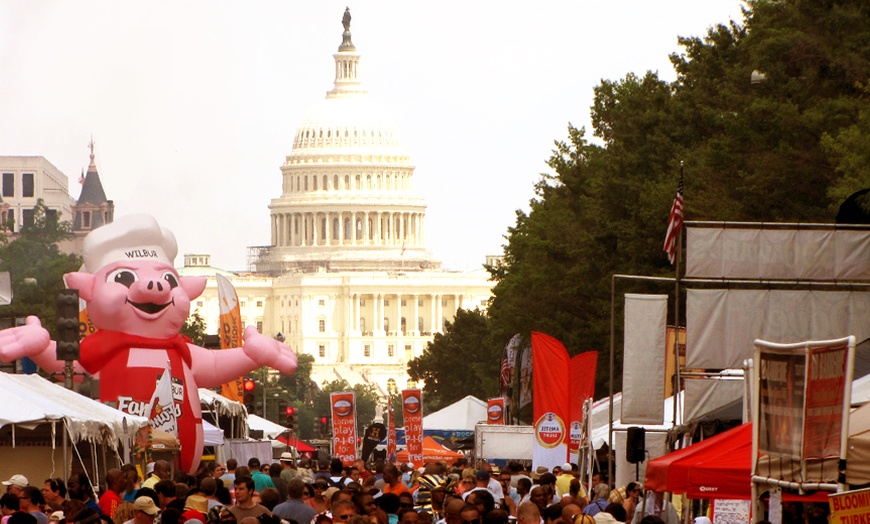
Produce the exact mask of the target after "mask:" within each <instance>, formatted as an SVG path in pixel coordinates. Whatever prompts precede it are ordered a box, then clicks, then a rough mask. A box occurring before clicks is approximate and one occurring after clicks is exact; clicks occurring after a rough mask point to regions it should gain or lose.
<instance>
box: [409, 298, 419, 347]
mask: <svg viewBox="0 0 870 524" xmlns="http://www.w3.org/2000/svg"><path fill="white" fill-rule="evenodd" d="M413 298H414V309H413V311H414V318H412V319H411V322H412V324H411V328H412V329H411V330H410V332H411V335H413V336H416V337H418V336H420V325H419V322H418V320H417V319H418V318H420V298H419V295H413Z"/></svg>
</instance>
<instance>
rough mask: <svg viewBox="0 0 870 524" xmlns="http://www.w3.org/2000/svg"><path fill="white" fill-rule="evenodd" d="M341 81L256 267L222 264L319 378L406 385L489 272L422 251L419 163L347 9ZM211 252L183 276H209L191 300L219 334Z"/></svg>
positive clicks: (315, 115)
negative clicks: (374, 84)
mask: <svg viewBox="0 0 870 524" xmlns="http://www.w3.org/2000/svg"><path fill="white" fill-rule="evenodd" d="M342 23H343V25H344V32H343V33H342V42H341V45H340V46H339V48H338V52H337V53H335V54H334V55H333V58H334V60H335V79H334V86H333V88H332V89H331V90H330V91H328V92H327V93H326V97H325V99H324V100H322V101H321V102H320V104H318V105H315V106H314V107H313V109H312V110H311V111H310V112H309V113H308V115H307V116H306V117H305V118H304V119H303V120H302V122H301V123H300V125H299V126H298V128H297V130H296V136H295V139H294V141H293V144H292V149H291V151H290V153H289V154H288V155H287V156H286V158H285V161H284V164H283V165H282V166H281V177H282V191H281V195H280V196H279V197H277V198H274V199H273V200H272V202H271V203H270V205H269V211H270V214H271V245H269V246H255V247H250V248H248V265H249V269H250V272H247V273H238V274H235V273H229V272H223V271H220V272H221V273H222V274H223V275H224V276H227V277H228V278H229V279H230V281H231V282H232V283H233V285H234V286H235V288H236V290H237V292H238V295H239V301H240V305H241V307H242V316H243V321H245V322H246V323H248V324H253V325H256V326H257V327H258V328H259V329H260V330H261V331H262V332H263V333H267V334H272V335H277V334H279V333H280V334H281V335H282V336H283V337H284V338H285V340H286V342H287V344H288V345H289V346H290V347H292V348H293V349H294V350H295V351H297V352H299V353H308V354H310V355H313V356H314V360H315V366H314V379H315V380H316V381H318V382H319V383H320V382H323V381H324V380H330V381H331V380H336V379H339V378H343V379H345V380H347V381H348V382H349V383H350V384H355V383H374V384H376V385H377V386H378V388H379V389H380V390H381V391H382V392H385V391H386V383H387V380H388V379H390V378H392V379H395V380H396V382H397V384H398V385H399V386H400V387H404V386H405V383H406V380H407V375H406V372H407V362H408V361H409V360H410V359H412V358H414V357H417V356H419V355H420V354H421V353H422V351H423V349H424V348H425V347H426V344H427V343H428V342H430V341H431V340H432V339H433V336H434V335H435V334H436V333H438V332H442V331H443V329H444V323H445V322H446V321H451V320H452V319H453V317H454V316H455V312H456V310H457V309H459V308H466V309H474V308H480V309H486V306H487V304H488V300H489V298H490V297H491V290H492V286H493V283H492V282H490V281H489V279H488V276H489V275H488V273H487V272H486V271H485V270H484V269H483V266H482V264H483V261H481V267H480V269H478V270H476V271H472V272H455V271H446V270H443V269H441V264H440V262H438V261H437V260H436V259H435V258H434V256H432V254H430V253H429V252H427V251H426V248H425V225H426V223H425V215H426V203H425V202H424V200H423V199H422V198H421V197H419V196H418V195H417V194H416V193H415V192H414V186H413V180H414V166H413V164H412V163H411V160H410V157H409V156H408V154H407V152H405V150H404V148H403V147H402V145H401V142H400V140H399V136H398V133H397V131H396V129H395V127H394V126H393V124H392V123H391V121H390V120H389V118H388V117H387V116H386V113H385V112H384V111H383V110H382V109H381V108H380V107H379V106H378V105H377V104H376V103H375V102H374V101H373V100H372V99H371V98H370V97H369V95H368V93H367V92H366V91H365V90H364V89H363V88H362V85H361V82H360V54H359V53H358V52H357V50H356V48H355V46H354V45H353V43H352V41H351V33H350V14H349V12H345V16H344V19H343V20H342ZM215 271H216V270H214V269H213V268H211V267H210V261H209V257H208V255H185V267H184V268H182V269H181V273H182V274H187V275H203V276H209V277H210V278H209V284H208V286H207V288H206V291H205V293H204V294H203V296H202V297H200V298H199V299H197V300H196V301H194V303H193V308H192V309H193V310H194V311H199V313H200V314H201V315H202V316H203V318H204V319H205V320H206V323H207V332H209V333H214V332H216V331H217V324H218V316H219V312H218V301H217V286H216V283H215V280H214V277H213V275H214V273H215Z"/></svg>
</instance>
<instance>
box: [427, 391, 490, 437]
mask: <svg viewBox="0 0 870 524" xmlns="http://www.w3.org/2000/svg"><path fill="white" fill-rule="evenodd" d="M484 420H486V402H484V401H482V400H480V399H479V398H477V397H474V396H471V395H468V396H467V397H465V398H464V399H462V400H458V401H456V402H454V403H453V404H450V405H449V406H447V407H446V408H443V409H440V410H438V411H436V412H435V413H430V414H429V415H426V416H425V417H423V429H440V430H447V431H450V430H452V431H474V425H475V424H477V423H478V422H481V421H484Z"/></svg>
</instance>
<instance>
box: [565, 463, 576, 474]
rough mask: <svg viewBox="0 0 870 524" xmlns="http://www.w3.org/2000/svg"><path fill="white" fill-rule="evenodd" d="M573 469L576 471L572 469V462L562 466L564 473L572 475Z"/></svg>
mask: <svg viewBox="0 0 870 524" xmlns="http://www.w3.org/2000/svg"><path fill="white" fill-rule="evenodd" d="M572 469H574V468H572V467H571V463H570V462H566V463H564V464H562V471H566V472H568V473H570V472H571V470H572Z"/></svg>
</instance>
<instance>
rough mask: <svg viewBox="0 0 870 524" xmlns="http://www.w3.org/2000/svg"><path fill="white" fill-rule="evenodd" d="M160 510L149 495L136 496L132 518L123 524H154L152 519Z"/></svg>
mask: <svg viewBox="0 0 870 524" xmlns="http://www.w3.org/2000/svg"><path fill="white" fill-rule="evenodd" d="M159 512H160V508H158V507H157V504H155V503H154V499H152V498H151V497H138V498H137V499H136V501H135V502H133V518H132V519H130V520H128V521H126V522H124V524H154V519H155V518H156V517H157V514H158V513H159Z"/></svg>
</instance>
